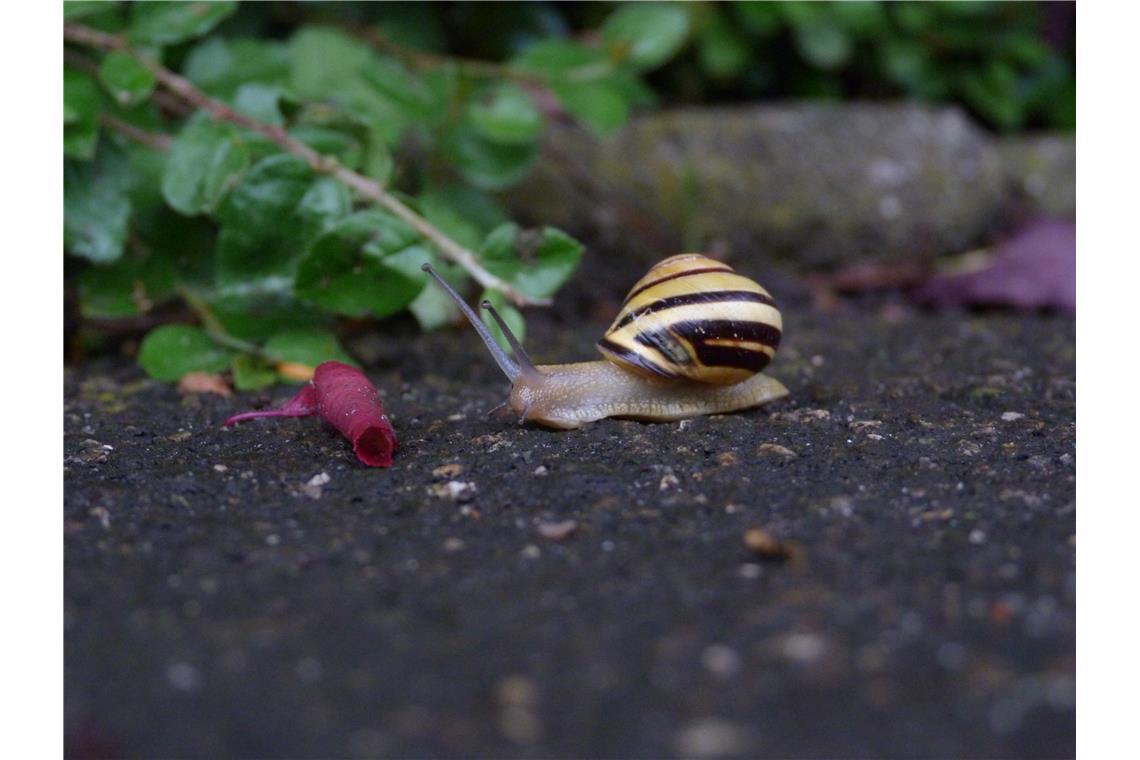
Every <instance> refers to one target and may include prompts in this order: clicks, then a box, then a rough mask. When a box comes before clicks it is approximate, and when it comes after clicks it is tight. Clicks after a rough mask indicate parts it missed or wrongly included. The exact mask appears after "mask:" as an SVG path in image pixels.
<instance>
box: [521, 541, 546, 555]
mask: <svg viewBox="0 0 1140 760" xmlns="http://www.w3.org/2000/svg"><path fill="white" fill-rule="evenodd" d="M522 555H523V557H524V558H526V559H538V558H539V557H541V556H542V549H539V548H538V547H537V546H535V545H534V544H527V545H526V546H525V547H523V550H522Z"/></svg>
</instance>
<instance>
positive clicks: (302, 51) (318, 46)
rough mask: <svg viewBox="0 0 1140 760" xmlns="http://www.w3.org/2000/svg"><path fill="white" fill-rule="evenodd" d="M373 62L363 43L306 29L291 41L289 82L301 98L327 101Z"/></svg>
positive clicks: (315, 28)
mask: <svg viewBox="0 0 1140 760" xmlns="http://www.w3.org/2000/svg"><path fill="white" fill-rule="evenodd" d="M373 59H374V56H373V54H372V51H371V50H369V49H368V47H367V46H366V45H365V44H364V43H362V42H358V41H357V40H354V39H353V38H351V37H349V36H348V35H347V34H345V33H343V32H341V31H339V30H337V29H332V28H329V27H319V26H305V27H302V28H301V29H300V30H299V31H298V32H297V33H296V34H294V35H293V37H292V38H291V39H290V40H289V60H290V62H291V69H290V71H291V74H290V82H291V84H292V85H293V89H294V90H296V92H297V94H298V95H300V96H301V97H302V98H305V99H314V100H324V99H328V98H329V97H333V96H335V95H336V94H337V93H338V92H339V91H340V89H341V88H343V87H344V85H345V83H346V82H347V81H349V80H352V79H354V78H355V77H356V74H357V72H359V71H361V70H362V69H364V68H365V67H366V66H367V65H368V64H369V63H370V62H371V61H372V60H373Z"/></svg>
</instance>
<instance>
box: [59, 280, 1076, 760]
mask: <svg viewBox="0 0 1140 760" xmlns="http://www.w3.org/2000/svg"><path fill="white" fill-rule="evenodd" d="M565 316H566V315H565V313H564V312H563V313H561V314H560V313H559V312H555V313H553V314H536V315H535V316H533V317H532V318H531V320H530V325H531V334H530V336H529V337H528V339H527V344H528V346H529V347H531V348H532V354H533V355H535V359H536V360H537V361H541V362H550V361H574V360H581V359H584V358H590V357H592V356H593V355H594V351H593V349H592V345H593V342H594V341H595V340H596V339H597V337H598V335H599V334H600V331H601V329H602V327H601V326H599V319H593V320H588V321H586V322H585V323H580V324H574V320H572V319H568V318H565ZM600 322H602V323H604V319H602V320H600ZM1074 335H1075V331H1074V322H1073V320H1072V319H1071V318H1068V317H1057V316H1047V315H1012V314H1003V313H986V314H967V313H961V312H955V313H946V314H931V313H926V312H922V311H916V310H913V309H911V308H909V307H907V306H905V305H900V304H899V303H895V302H876V303H870V302H863V303H849V304H846V305H845V306H844V307H843V308H842V309H841V310H840V311H839V312H838V313H831V314H824V313H819V312H816V311H813V310H812V309H811V308H810V307H809V306H808V305H807V304H806V303H804V304H800V305H799V306H796V304H793V308H791V309H787V308H786V309H785V340H784V344H783V346H782V347H781V349H780V353H779V354H778V356H777V358H776V360H775V362H774V363H773V365H772V367H771V373H772V374H773V375H775V376H776V377H778V378H779V379H781V380H782V381H783V382H784V383H785V384H786V385H787V386H788V387H789V388H790V389H791V392H792V395H791V397H790V398H789V399H787V400H784V401H780V402H777V403H775V404H772V405H770V406H769V407H766V408H764V409H759V410H753V411H750V412H745V413H740V414H733V415H723V416H715V417H705V418H699V419H694V420H690V421H686V422H681V423H676V422H675V423H668V424H644V423H639V422H632V421H622V420H604V421H602V422H598V423H595V424H593V425H591V426H588V427H587V428H584V429H582V430H578V431H570V432H556V431H548V430H545V429H542V428H539V427H535V426H531V425H521V426H520V425H519V424H517V421H516V420H514V419H513V418H512V417H511V416H510V415H509V414H508V415H506V416H502V415H500V414H490V415H488V411H489V410H491V409H492V408H493V407H495V406H496V405H497V404H499V403H500V402H501V401H503V400H504V399H505V395H506V386H505V382H504V381H503V380H502V379H501V378H500V377H498V376H497V370H496V369H495V367H494V365H493V364H492V362H491V361H490V359H489V357H487V356H485V355H484V353H483V351H482V349H481V347H480V346H478V345H477V344H476V343H475V342H474V339H473V335H472V334H471V333H470V331H458V330H451V331H442V332H437V333H433V334H430V335H426V336H420V335H417V334H415V332H414V331H413V330H410V329H406V328H400V327H397V329H390V330H386V331H384V332H378V333H376V334H375V335H373V336H371V337H368V336H366V339H365V340H363V341H361V342H360V345H363V346H365V347H369V346H370V347H371V350H370V351H364V352H363V353H365V354H369V356H368V360H367V362H366V369H367V372H368V374H369V376H370V377H371V378H372V379H373V381H374V382H375V383H376V384H377V386H378V387H379V388H380V389H381V391H382V393H383V397H384V403H385V405H386V407H387V409H388V412H389V413H390V415H391V416H392V418H393V421H394V423H395V425H396V428H397V432H398V434H399V436H400V447H399V450H398V451H397V454H396V459H395V464H394V466H393V467H392V468H390V469H372V468H367V467H364V466H363V465H361V464H360V463H358V462H357V461H356V460H355V458H354V457H353V455H352V452H351V450H350V448H349V446H348V445H347V444H346V442H345V441H344V440H343V439H341V438H340V437H339V436H338V435H337V433H336V432H335V431H333V430H332V429H330V428H327V427H325V426H323V425H322V423H321V422H320V421H319V420H318V419H316V418H310V419H267V420H257V421H254V422H251V423H247V424H243V425H240V426H238V427H235V428H231V429H223V428H222V425H221V423H222V420H224V419H225V418H226V417H227V416H229V415H230V414H232V413H234V412H236V411H242V410H246V409H250V408H256V407H264V406H268V405H271V404H274V403H278V402H280V401H283V400H284V399H286V398H288V397H289V396H290V395H291V393H292V391H291V390H290V389H288V388H278V389H275V390H273V391H270V392H262V393H254V394H242V395H239V396H237V397H234V398H229V399H226V398H222V397H218V396H213V395H202V396H181V395H179V393H178V392H177V391H176V390H175V389H174V388H173V387H171V386H169V385H163V384H160V383H157V382H153V381H150V380H147V379H145V378H144V376H143V375H142V373H141V371H140V370H138V369H137V368H136V367H135V366H134V365H133V364H132V363H131V362H130V361H129V360H127V359H123V358H104V359H99V360H94V361H90V362H87V363H85V364H82V365H77V366H74V367H68V368H67V369H66V370H65V399H64V423H65V438H64V453H65V461H64V480H65V504H64V521H63V530H64V542H65V552H66V554H65V557H66V560H65V561H66V567H65V724H66V747H67V755H68V756H69V757H114V756H128V757H313V758H315V757H428V756H430V757H571V756H576V757H585V756H588V757H662V756H686V757H733V756H741V757H744V756H748V757H756V756H767V757H831V758H834V757H898V758H915V757H956V758H965V757H986V758H993V757H1033V758H1042V757H1071V756H1072V755H1073V754H1074V751H1075V749H1074V745H1075V738H1074V735H1075V720H1074V677H1075V666H1074V640H1075V619H1074V609H1075V580H1074V575H1075V565H1074V553H1075V511H1074V510H1075V485H1074V484H1075V468H1074V449H1075V440H1076V431H1075V421H1074V420H1075V381H1074V377H1075V369H1074V354H1075V346H1074ZM325 476H327V480H326V477H325ZM314 478H316V479H315V480H314ZM756 529H759V531H757V530H756ZM750 531H751V532H750Z"/></svg>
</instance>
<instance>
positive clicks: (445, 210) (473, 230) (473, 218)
mask: <svg viewBox="0 0 1140 760" xmlns="http://www.w3.org/2000/svg"><path fill="white" fill-rule="evenodd" d="M417 200H418V202H419V208H420V213H421V214H423V216H424V217H425V218H426V219H427V220H428V221H429V222H431V223H432V225H434V226H435V227H437V228H438V229H440V230H442V231H443V233H444V234H446V235H447V236H448V237H450V238H451V239H452V240H455V241H456V242H458V243H459V244H460V245H462V246H464V247H466V248H471V249H475V248H478V247H479V245H480V244H481V243H482V242H483V238H485V237H486V236H487V233H488V232H490V231H491V230H493V229H494V228H495V227H498V226H499V225H500V224H502V223H503V222H505V221H507V218H508V217H507V213H506V212H505V211H504V210H503V207H502V206H500V205H499V203H498V202H497V201H496V200H495V199H494V198H492V197H491V196H489V195H487V194H486V193H482V192H480V191H478V190H476V189H474V188H472V187H468V186H466V185H458V184H456V185H446V186H443V187H433V188H431V189H429V190H426V191H424V192H423V193H421V194H420V195H419V197H418V199H417Z"/></svg>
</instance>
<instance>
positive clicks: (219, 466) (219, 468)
mask: <svg viewBox="0 0 1140 760" xmlns="http://www.w3.org/2000/svg"><path fill="white" fill-rule="evenodd" d="M228 469H230V468H229V467H226V466H225V465H224V464H216V465H214V472H225V471H226V470H228Z"/></svg>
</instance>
